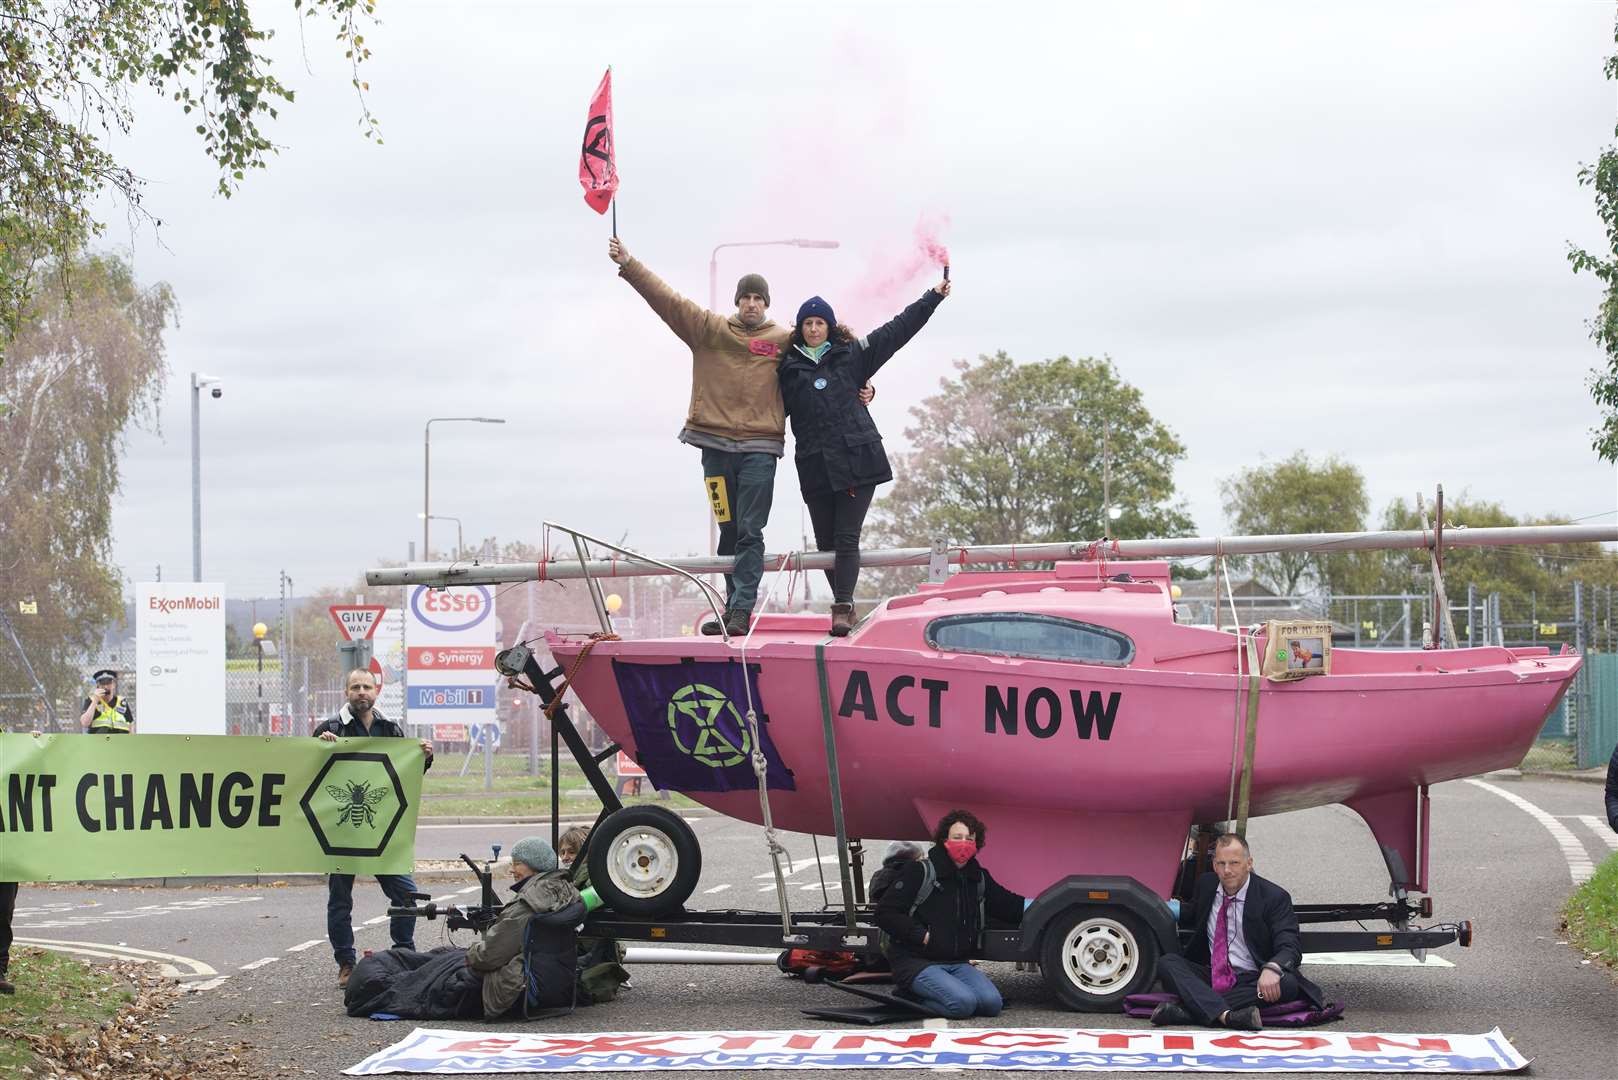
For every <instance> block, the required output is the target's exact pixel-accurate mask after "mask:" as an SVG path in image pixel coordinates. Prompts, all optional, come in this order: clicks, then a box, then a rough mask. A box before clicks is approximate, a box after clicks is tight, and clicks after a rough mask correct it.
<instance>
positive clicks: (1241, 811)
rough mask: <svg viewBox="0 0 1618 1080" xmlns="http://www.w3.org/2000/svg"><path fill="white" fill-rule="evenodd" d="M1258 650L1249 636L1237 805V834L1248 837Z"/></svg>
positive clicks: (1256, 718) (1255, 739) (1255, 745)
mask: <svg viewBox="0 0 1618 1080" xmlns="http://www.w3.org/2000/svg"><path fill="white" fill-rule="evenodd" d="M1259 683H1260V679H1259V666H1258V648H1257V646H1255V645H1254V644H1253V635H1252V634H1248V635H1247V748H1246V749H1245V750H1244V751H1243V752H1242V793H1241V796H1240V798H1239V799H1238V800H1237V803H1236V832H1237V834H1238V835H1240V836H1243V837H1245V836H1246V835H1247V807H1248V804H1249V801H1250V800H1249V797H1250V796H1251V795H1252V791H1253V754H1254V753H1255V752H1256V751H1257V749H1258V689H1259Z"/></svg>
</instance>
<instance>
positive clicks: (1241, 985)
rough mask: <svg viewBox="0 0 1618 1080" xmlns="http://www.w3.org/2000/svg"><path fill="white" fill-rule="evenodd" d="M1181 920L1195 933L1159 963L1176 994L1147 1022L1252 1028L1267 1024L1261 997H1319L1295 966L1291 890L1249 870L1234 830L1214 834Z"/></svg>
mask: <svg viewBox="0 0 1618 1080" xmlns="http://www.w3.org/2000/svg"><path fill="white" fill-rule="evenodd" d="M1180 928H1181V929H1182V930H1189V931H1190V932H1191V935H1192V936H1191V942H1190V944H1189V945H1187V946H1186V949H1185V954H1184V955H1183V956H1165V957H1163V958H1162V959H1161V960H1159V961H1158V965H1157V977H1158V978H1159V979H1160V980H1161V981H1162V983H1163V986H1164V988H1165V989H1167V990H1170V991H1172V992H1173V993H1174V994H1176V995H1177V996H1178V997H1179V999H1180V1000H1179V1002H1167V1003H1165V1004H1162V1005H1159V1006H1158V1007H1157V1009H1156V1010H1155V1011H1153V1013H1152V1023H1154V1024H1157V1025H1160V1026H1162V1025H1179V1024H1188V1023H1197V1024H1203V1025H1205V1026H1207V1027H1229V1028H1239V1029H1242V1030H1245V1031H1257V1030H1259V1029H1260V1028H1262V1027H1263V1026H1264V1021H1263V1020H1262V1019H1261V1018H1260V1016H1259V1010H1258V1005H1257V1003H1258V1002H1261V1001H1262V1002H1264V1003H1265V1004H1267V1005H1273V1004H1275V1003H1277V1002H1281V1001H1294V1000H1297V999H1298V998H1299V997H1300V996H1301V997H1303V998H1306V999H1307V1000H1308V1001H1309V1002H1310V1003H1311V1004H1312V1005H1314V1006H1315V1007H1317V1008H1319V1007H1320V1006H1321V1004H1322V1003H1323V999H1322V997H1321V994H1320V988H1319V987H1318V986H1316V985H1315V984H1314V983H1312V982H1310V981H1309V980H1308V979H1306V978H1304V977H1303V976H1302V975H1300V974H1298V963H1299V961H1300V960H1302V958H1303V953H1302V950H1301V948H1300V947H1299V938H1298V916H1297V913H1296V912H1295V911H1293V909H1292V897H1291V895H1289V894H1288V893H1287V891H1286V890H1285V889H1283V888H1281V886H1279V885H1277V884H1275V883H1274V882H1273V881H1267V880H1265V879H1264V878H1261V877H1259V876H1258V875H1257V874H1255V873H1253V855H1252V852H1251V851H1250V850H1249V849H1248V847H1247V841H1246V840H1243V839H1242V838H1241V837H1240V836H1238V835H1236V834H1235V833H1226V834H1225V835H1223V836H1221V837H1220V838H1219V839H1218V840H1217V841H1215V842H1214V859H1213V873H1211V874H1204V875H1202V878H1201V879H1200V880H1199V881H1198V882H1197V889H1196V894H1195V900H1194V901H1193V902H1191V903H1188V904H1182V905H1181V907H1180Z"/></svg>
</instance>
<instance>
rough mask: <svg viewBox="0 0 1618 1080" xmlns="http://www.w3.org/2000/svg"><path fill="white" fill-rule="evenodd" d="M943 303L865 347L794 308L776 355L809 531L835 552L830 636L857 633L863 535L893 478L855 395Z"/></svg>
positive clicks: (929, 299) (907, 315)
mask: <svg viewBox="0 0 1618 1080" xmlns="http://www.w3.org/2000/svg"><path fill="white" fill-rule="evenodd" d="M948 295H949V282H948V281H941V282H939V283H938V284H937V285H935V286H933V287H932V288H931V289H928V290H927V291H926V292H925V293H923V294H922V297H921V299H920V300H917V301H916V302H915V303H913V304H911V305H910V306H909V307H907V308H905V309H904V310H903V311H901V312H900V313H899V314H898V315H896V316H894V318H893V319H892V320H891V321H889V322H888V323H887V324H886V325H884V326H881V327H879V328H877V329H875V330H873V331H871V333H870V334H869V335H867V336H866V337H863V338H856V337H855V336H854V334H853V333H852V332H851V331H850V330H849V329H848V327H846V326H841V325H839V324H838V322H837V317H836V315H834V314H833V313H832V309H831V305H830V304H828V303H826V301H824V300H822V299H821V298H820V297H818V296H814V297H810V298H809V299H808V300H806V301H804V304H803V306H802V307H800V308H799V309H798V320H797V325H796V328H795V329H794V330H793V332H792V340H791V341H790V342H789V343H788V345H787V349H786V351H785V352H784V353H783V354H782V356H781V366H780V368H779V373H780V380H781V400H782V402H783V403H784V404H785V405H786V411H787V418H788V419H790V420H791V421H792V438H793V441H794V442H795V443H796V448H795V450H794V455H793V456H794V460H795V462H796V464H797V466H798V487H799V489H800V490H801V491H802V492H803V501H804V504H805V506H807V507H808V509H809V520H810V521H811V522H812V523H813V524H814V530H815V547H816V548H817V549H819V550H820V551H835V552H836V553H837V560H836V563H835V566H834V568H833V569H832V570H830V571H828V572H827V574H826V577H827V579H828V580H830V582H831V590H832V606H831V632H832V633H833V634H834V635H836V636H838V637H841V636H843V635H845V634H847V633H848V632H849V631H850V630H852V629H853V627H854V583H855V582H856V581H858V580H859V576H860V530H861V529H862V528H863V527H864V525H865V514H866V511H868V510H870V508H871V498H872V496H873V495H875V493H876V486H877V485H878V484H885V483H887V482H888V481H890V480H892V479H893V469H892V468H891V467H890V466H889V465H888V456H887V454H885V453H884V452H883V450H882V433H881V432H880V431H878V430H877V429H876V423H875V422H874V421H873V420H872V419H871V414H870V412H869V411H868V410H867V409H866V408H865V406H864V405H863V404H862V403H861V402H860V399H859V390H860V388H861V387H862V386H864V385H865V383H866V382H867V380H869V379H870V378H871V376H872V375H874V374H876V372H877V370H878V369H879V368H881V366H882V365H883V364H886V363H887V362H888V361H889V360H891V359H892V358H893V354H894V353H896V352H898V351H899V350H900V349H901V348H903V347H904V345H905V343H906V342H907V341H909V340H910V339H911V338H913V337H915V336H916V332H917V331H919V330H920V329H921V328H922V327H923V326H926V325H927V320H928V319H929V318H931V317H932V313H933V309H934V308H936V307H937V306H938V305H939V304H940V303H941V302H942V301H943V299H944V297H946V296H948Z"/></svg>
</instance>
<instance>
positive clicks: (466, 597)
mask: <svg viewBox="0 0 1618 1080" xmlns="http://www.w3.org/2000/svg"><path fill="white" fill-rule="evenodd" d="M493 610H494V597H493V596H491V595H490V593H489V590H488V589H486V588H485V587H483V586H482V585H474V586H471V587H470V588H458V589H455V590H448V589H442V590H441V589H418V590H417V591H416V594H415V595H414V596H412V597H411V598H410V612H411V614H412V615H414V616H415V617H416V620H417V621H418V622H420V623H421V624H422V625H423V626H430V627H432V628H433V629H434V630H442V631H444V632H445V633H456V632H458V631H462V630H470V629H472V627H474V626H477V625H478V624H479V623H481V622H483V620H485V619H487V618H488V617H489V615H490V614H491V613H492V612H493Z"/></svg>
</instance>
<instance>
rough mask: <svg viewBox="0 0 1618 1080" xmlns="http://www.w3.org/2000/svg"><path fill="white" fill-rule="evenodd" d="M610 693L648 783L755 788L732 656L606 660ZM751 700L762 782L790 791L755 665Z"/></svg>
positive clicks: (742, 693)
mask: <svg viewBox="0 0 1618 1080" xmlns="http://www.w3.org/2000/svg"><path fill="white" fill-rule="evenodd" d="M612 670H613V674H614V675H616V676H617V678H618V692H619V693H620V694H621V695H623V699H624V709H625V711H627V712H628V713H629V727H630V730H631V731H633V732H634V735H635V757H636V760H638V761H639V762H640V764H641V765H642V766H643V767H644V768H645V769H646V773H647V776H648V777H650V779H651V781H652V784H653V785H654V786H655V787H658V788H667V789H670V790H673V791H739V790H743V789H752V788H757V787H758V781H757V779H756V778H755V777H754V775H753V760H752V758H753V732H752V728H751V727H750V726H749V725H748V723H747V702H748V686H747V682H746V680H745V679H744V678H743V672H742V665H741V664H740V663H738V662H736V661H733V660H731V661H724V662H720V663H712V662H709V663H698V662H696V661H694V660H688V661H685V662H683V663H679V664H626V663H622V662H620V661H617V660H614V661H613V663H612ZM752 694H753V697H752V701H753V707H754V709H755V710H756V711H757V714H758V737H759V741H760V742H761V743H762V744H763V746H762V748H763V751H764V760H765V762H766V767H765V782H766V784H767V785H768V786H769V787H771V788H775V789H779V790H782V791H796V790H797V784H796V783H795V782H794V781H793V779H792V770H790V769H788V768H787V767H786V765H785V764H783V763H782V761H781V757H780V755H779V754H778V753H777V752H776V749H775V744H774V743H772V742H771V741H770V733H769V721H768V719H767V717H766V716H765V715H764V705H763V698H762V690H761V688H760V687H759V675H758V670H757V669H756V668H755V669H754V670H753V672H752Z"/></svg>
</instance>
